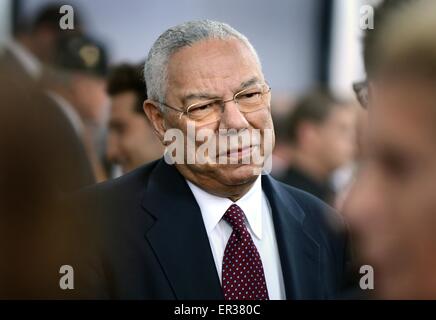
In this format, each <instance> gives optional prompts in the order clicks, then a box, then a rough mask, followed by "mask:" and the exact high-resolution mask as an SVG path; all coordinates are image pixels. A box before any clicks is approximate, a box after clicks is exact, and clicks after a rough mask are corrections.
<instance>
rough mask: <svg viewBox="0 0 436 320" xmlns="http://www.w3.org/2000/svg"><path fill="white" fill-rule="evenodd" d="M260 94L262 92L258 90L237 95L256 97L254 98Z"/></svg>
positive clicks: (244, 97) (243, 97) (242, 97)
mask: <svg viewBox="0 0 436 320" xmlns="http://www.w3.org/2000/svg"><path fill="white" fill-rule="evenodd" d="M261 94H262V93H261V92H260V91H255V92H247V93H244V94H241V95H240V96H239V99H256V98H259V97H260V95H261Z"/></svg>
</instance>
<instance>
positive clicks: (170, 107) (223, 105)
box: [159, 83, 271, 119]
mask: <svg viewBox="0 0 436 320" xmlns="http://www.w3.org/2000/svg"><path fill="white" fill-rule="evenodd" d="M260 85H261V86H265V87H266V88H267V90H266V91H265V92H263V93H262V96H264V95H266V94H268V93H270V92H271V87H270V86H269V85H268V84H267V83H264V84H260ZM252 89H253V88H247V89H244V90H241V91H239V92H236V93H235V94H234V95H233V98H232V99H228V100H224V99H211V100H208V101H214V102H220V107H221V112H223V111H224V107H225V105H226V103H228V102H231V101H234V102H235V103H236V104H238V105H239V103H238V100H237V97H238V96H239V95H241V94H243V93H244V92H247V91H249V90H252ZM205 102H206V101H205ZM159 104H161V105H163V106H164V107H167V108H169V109H171V110H174V111H177V112H179V113H180V116H179V119H181V118H182V116H184V115H185V116H187V117H188V118H189V109H191V108H192V107H194V106H196V105H198V104H200V102H196V103H193V104H191V105H189V106H188V107H187V108H186V110H181V109H179V108H176V107H172V106H170V105H168V104H166V103H164V102H159ZM241 112H243V111H241ZM244 113H247V112H244Z"/></svg>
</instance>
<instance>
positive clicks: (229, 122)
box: [220, 101, 249, 130]
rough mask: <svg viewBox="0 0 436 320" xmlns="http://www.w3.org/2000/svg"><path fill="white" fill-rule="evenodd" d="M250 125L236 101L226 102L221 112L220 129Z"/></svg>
mask: <svg viewBox="0 0 436 320" xmlns="http://www.w3.org/2000/svg"><path fill="white" fill-rule="evenodd" d="M248 127H249V124H248V121H247V119H246V118H245V115H244V114H243V113H242V112H241V111H240V110H239V106H238V104H237V103H236V102H235V101H229V102H227V103H226V104H225V106H224V110H223V111H222V114H221V121H220V129H236V130H241V129H247V128H248Z"/></svg>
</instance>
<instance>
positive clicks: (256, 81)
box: [238, 77, 261, 91]
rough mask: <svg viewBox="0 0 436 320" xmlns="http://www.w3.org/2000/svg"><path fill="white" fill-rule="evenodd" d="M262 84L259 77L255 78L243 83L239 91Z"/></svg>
mask: <svg viewBox="0 0 436 320" xmlns="http://www.w3.org/2000/svg"><path fill="white" fill-rule="evenodd" d="M260 82H261V81H260V79H259V78H258V77H253V78H251V79H249V80H247V81H244V82H242V83H241V85H240V86H239V89H238V91H241V90H244V89H247V88H248V87H250V86H252V85H253V84H258V83H260Z"/></svg>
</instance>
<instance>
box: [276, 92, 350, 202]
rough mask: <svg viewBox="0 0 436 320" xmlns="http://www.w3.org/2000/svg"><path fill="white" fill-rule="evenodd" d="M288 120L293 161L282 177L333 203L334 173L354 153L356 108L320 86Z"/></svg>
mask: <svg viewBox="0 0 436 320" xmlns="http://www.w3.org/2000/svg"><path fill="white" fill-rule="evenodd" d="M286 124H287V126H288V140H289V143H290V144H291V145H292V148H293V149H292V161H291V166H290V169H289V170H288V171H287V172H286V173H285V174H284V175H283V177H282V179H281V180H282V181H283V182H285V183H287V184H289V185H291V186H293V187H296V188H299V189H302V190H304V191H307V192H309V193H311V194H313V195H314V196H316V197H318V198H320V199H322V200H324V201H326V202H328V203H330V204H333V202H334V198H335V190H334V188H333V186H332V181H331V178H332V174H333V173H334V172H335V171H336V170H337V169H339V168H341V167H343V166H345V165H349V164H350V163H351V161H352V160H353V156H354V151H355V150H354V149H355V145H356V140H355V131H356V110H355V109H354V107H353V105H351V104H349V103H346V102H342V101H339V100H338V99H336V98H335V97H334V96H333V95H332V94H331V93H329V92H328V91H326V90H322V89H318V90H315V91H313V92H311V93H309V94H307V95H306V96H305V97H303V98H302V99H301V100H300V101H299V102H297V105H296V106H295V109H294V110H293V111H292V113H291V115H290V116H289V118H288V120H287V123H286Z"/></svg>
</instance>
